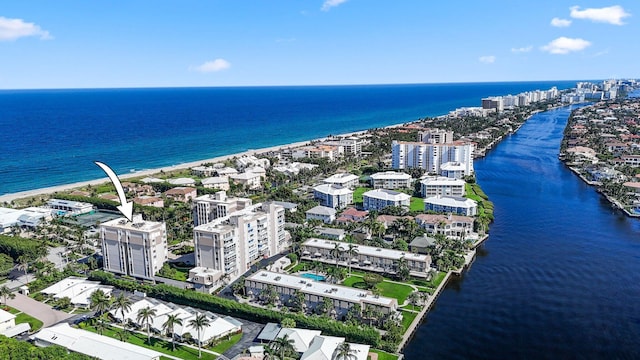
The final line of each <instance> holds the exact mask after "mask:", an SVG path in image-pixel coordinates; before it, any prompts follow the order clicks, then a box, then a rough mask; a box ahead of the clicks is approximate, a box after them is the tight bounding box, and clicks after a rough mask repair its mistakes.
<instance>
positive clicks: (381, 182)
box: [370, 171, 413, 190]
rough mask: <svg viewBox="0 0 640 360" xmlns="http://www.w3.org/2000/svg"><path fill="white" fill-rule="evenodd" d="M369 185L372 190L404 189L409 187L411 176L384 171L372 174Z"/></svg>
mask: <svg viewBox="0 0 640 360" xmlns="http://www.w3.org/2000/svg"><path fill="white" fill-rule="evenodd" d="M370 177H371V183H372V185H373V188H374V189H390V190H394V189H405V188H409V187H411V183H412V180H413V179H412V178H411V175H409V174H407V173H403V172H396V171H386V172H379V173H375V174H372V175H371V176H370Z"/></svg>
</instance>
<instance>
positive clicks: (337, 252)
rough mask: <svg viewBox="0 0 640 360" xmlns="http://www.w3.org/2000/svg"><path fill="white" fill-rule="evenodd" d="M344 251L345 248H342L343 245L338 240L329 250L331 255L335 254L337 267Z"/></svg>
mask: <svg viewBox="0 0 640 360" xmlns="http://www.w3.org/2000/svg"><path fill="white" fill-rule="evenodd" d="M343 252H344V250H343V249H342V247H341V246H340V243H338V242H336V243H335V244H334V245H333V249H331V250H330V251H329V254H331V256H333V257H334V258H335V259H336V267H338V260H340V255H341V254H342V253H343Z"/></svg>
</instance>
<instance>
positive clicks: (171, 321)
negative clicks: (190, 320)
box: [162, 314, 182, 351]
mask: <svg viewBox="0 0 640 360" xmlns="http://www.w3.org/2000/svg"><path fill="white" fill-rule="evenodd" d="M176 325H182V319H180V318H179V317H178V314H170V315H167V320H165V322H164V324H162V330H164V331H167V332H170V333H171V345H172V346H173V351H176V331H175V326H176Z"/></svg>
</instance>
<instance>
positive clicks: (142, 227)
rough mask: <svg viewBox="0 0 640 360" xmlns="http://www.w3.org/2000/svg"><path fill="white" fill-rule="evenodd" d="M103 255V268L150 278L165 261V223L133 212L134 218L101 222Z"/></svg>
mask: <svg viewBox="0 0 640 360" xmlns="http://www.w3.org/2000/svg"><path fill="white" fill-rule="evenodd" d="M100 237H101V238H102V254H103V256H104V269H105V270H106V271H110V272H114V273H118V274H123V275H128V276H132V277H135V278H141V279H147V280H153V276H154V275H155V274H156V272H158V271H159V270H160V268H162V265H163V264H164V263H165V261H167V258H168V250H167V230H166V225H165V223H161V222H154V221H145V220H143V219H142V215H134V217H133V221H132V222H131V221H127V219H125V218H119V219H114V220H111V221H107V222H105V223H103V224H102V225H100Z"/></svg>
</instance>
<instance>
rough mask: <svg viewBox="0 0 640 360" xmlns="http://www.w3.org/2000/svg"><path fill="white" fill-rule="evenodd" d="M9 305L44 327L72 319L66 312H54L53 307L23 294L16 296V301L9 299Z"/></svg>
mask: <svg viewBox="0 0 640 360" xmlns="http://www.w3.org/2000/svg"><path fill="white" fill-rule="evenodd" d="M7 304H8V305H9V306H11V307H13V308H16V309H18V310H20V311H22V312H23V313H26V314H29V315H31V316H33V317H34V318H36V319H38V320H40V321H42V322H43V327H47V326H51V325H53V324H56V323H59V322H60V321H63V320H65V319H67V318H70V317H71V315H69V314H67V313H66V312H63V311H58V310H54V309H52V308H51V306H49V305H47V304H43V303H41V302H38V301H35V300H33V299H32V298H30V297H28V296H25V295H22V294H16V297H15V299H7Z"/></svg>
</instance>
